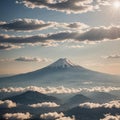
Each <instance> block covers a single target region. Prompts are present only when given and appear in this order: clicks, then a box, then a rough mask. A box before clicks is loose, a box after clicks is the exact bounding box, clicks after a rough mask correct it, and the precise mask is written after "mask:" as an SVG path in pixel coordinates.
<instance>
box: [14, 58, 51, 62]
mask: <svg viewBox="0 0 120 120" xmlns="http://www.w3.org/2000/svg"><path fill="white" fill-rule="evenodd" d="M14 61H19V62H48V61H50V60H49V59H47V58H38V57H19V58H16V59H14Z"/></svg>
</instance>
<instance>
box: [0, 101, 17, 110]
mask: <svg viewBox="0 0 120 120" xmlns="http://www.w3.org/2000/svg"><path fill="white" fill-rule="evenodd" d="M16 106H17V104H16V103H15V102H12V101H11V100H4V101H2V100H0V108H13V107H16Z"/></svg>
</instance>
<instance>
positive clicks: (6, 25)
mask: <svg viewBox="0 0 120 120" xmlns="http://www.w3.org/2000/svg"><path fill="white" fill-rule="evenodd" d="M50 27H53V28H57V27H60V28H65V29H85V28H88V27H89V26H88V25H86V24H84V23H80V22H74V23H58V22H45V21H43V20H38V19H28V18H23V19H15V20H13V21H10V22H0V29H3V30H6V31H8V30H12V31H19V32H20V31H23V32H30V31H34V30H43V29H48V28H50Z"/></svg>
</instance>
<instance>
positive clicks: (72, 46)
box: [66, 45, 84, 48]
mask: <svg viewBox="0 0 120 120" xmlns="http://www.w3.org/2000/svg"><path fill="white" fill-rule="evenodd" d="M66 47H67V48H83V47H84V46H83V45H71V46H66Z"/></svg>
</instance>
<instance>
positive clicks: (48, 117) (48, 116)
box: [40, 112, 64, 120]
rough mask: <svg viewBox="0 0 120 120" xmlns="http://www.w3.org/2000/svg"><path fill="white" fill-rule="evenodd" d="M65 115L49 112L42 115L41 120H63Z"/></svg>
mask: <svg viewBox="0 0 120 120" xmlns="http://www.w3.org/2000/svg"><path fill="white" fill-rule="evenodd" d="M63 116H64V114H63V113H62V112H61V113H57V112H49V113H44V114H42V115H40V118H42V119H46V120H51V119H52V120H53V119H57V118H61V117H63Z"/></svg>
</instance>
